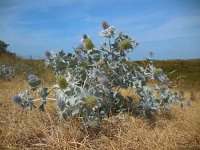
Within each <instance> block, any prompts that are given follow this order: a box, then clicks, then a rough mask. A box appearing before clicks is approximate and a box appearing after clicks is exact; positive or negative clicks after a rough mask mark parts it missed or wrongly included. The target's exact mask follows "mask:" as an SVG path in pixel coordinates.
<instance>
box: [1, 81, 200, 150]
mask: <svg viewBox="0 0 200 150" xmlns="http://www.w3.org/2000/svg"><path fill="white" fill-rule="evenodd" d="M26 84H27V83H26V81H24V80H23V78H20V77H16V78H15V79H13V80H12V81H10V82H8V81H6V82H5V81H2V80H0V149H16V150H18V149H48V150H51V149H82V150H87V149H91V150H92V149H95V150H134V149H136V150H140V149H141V150H142V149H145V150H146V149H157V150H161V149H166V150H168V149H185V150H188V149H191V150H194V149H200V115H199V114H200V101H199V100H198V99H199V98H200V96H199V95H197V101H195V102H192V106H191V107H190V108H188V107H186V108H184V110H181V109H180V108H179V106H178V105H174V106H173V107H172V108H171V113H168V114H167V113H165V114H164V113H159V114H158V115H157V116H156V117H155V118H154V119H153V120H144V119H143V118H140V117H135V116H129V115H128V114H120V115H117V116H113V117H111V118H109V119H108V120H105V121H104V122H102V124H101V128H99V129H95V130H92V129H89V130H86V129H85V128H84V127H83V126H82V125H81V124H80V123H79V122H80V120H78V119H72V120H68V121H64V120H63V121H58V120H57V116H56V107H55V105H54V104H53V103H51V102H50V103H49V104H47V110H46V111H45V112H44V113H42V112H39V111H38V110H37V109H36V110H33V111H32V112H30V111H28V110H24V111H21V109H20V108H19V107H18V106H17V105H16V104H14V103H13V102H12V101H11V99H10V98H11V97H12V96H13V95H15V94H16V93H19V92H21V91H23V90H24V89H25V87H26ZM123 92H124V94H125V95H126V94H130V93H129V92H127V91H123ZM126 92H127V93H126ZM187 94H188V93H187ZM187 94H186V96H188V95H187ZM198 94H199V93H198Z"/></svg>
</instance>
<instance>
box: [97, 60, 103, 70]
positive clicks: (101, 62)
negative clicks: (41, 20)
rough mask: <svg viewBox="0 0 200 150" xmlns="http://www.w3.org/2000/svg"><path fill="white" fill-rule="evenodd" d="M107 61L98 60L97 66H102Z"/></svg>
mask: <svg viewBox="0 0 200 150" xmlns="http://www.w3.org/2000/svg"><path fill="white" fill-rule="evenodd" d="M104 64H105V63H104V62H103V61H101V60H99V61H98V62H96V66H97V67H99V68H101V67H102V66H103V65H104Z"/></svg>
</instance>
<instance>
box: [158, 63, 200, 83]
mask: <svg viewBox="0 0 200 150" xmlns="http://www.w3.org/2000/svg"><path fill="white" fill-rule="evenodd" d="M155 64H156V66H157V67H161V68H163V70H164V71H165V72H166V73H170V72H172V71H174V70H176V72H174V73H173V74H171V75H169V77H170V78H171V79H172V80H175V79H176V78H177V77H178V76H185V78H184V80H185V82H186V83H188V84H189V83H191V84H200V59H192V60H166V61H164V60H163V61H156V62H155Z"/></svg>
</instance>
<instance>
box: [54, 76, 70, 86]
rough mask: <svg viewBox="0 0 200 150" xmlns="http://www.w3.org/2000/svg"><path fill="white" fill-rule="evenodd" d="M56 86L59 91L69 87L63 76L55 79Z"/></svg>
mask: <svg viewBox="0 0 200 150" xmlns="http://www.w3.org/2000/svg"><path fill="white" fill-rule="evenodd" d="M57 84H58V85H59V87H60V88H61V89H65V88H67V86H68V85H69V83H68V82H67V80H66V79H65V77H64V76H59V77H58V78H57Z"/></svg>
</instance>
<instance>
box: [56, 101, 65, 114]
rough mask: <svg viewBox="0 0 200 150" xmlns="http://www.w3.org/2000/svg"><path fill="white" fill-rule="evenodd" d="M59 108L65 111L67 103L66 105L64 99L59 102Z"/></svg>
mask: <svg viewBox="0 0 200 150" xmlns="http://www.w3.org/2000/svg"><path fill="white" fill-rule="evenodd" d="M57 106H58V108H59V110H61V111H62V110H64V109H65V107H66V103H65V101H64V100H63V99H58V100H57Z"/></svg>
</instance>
